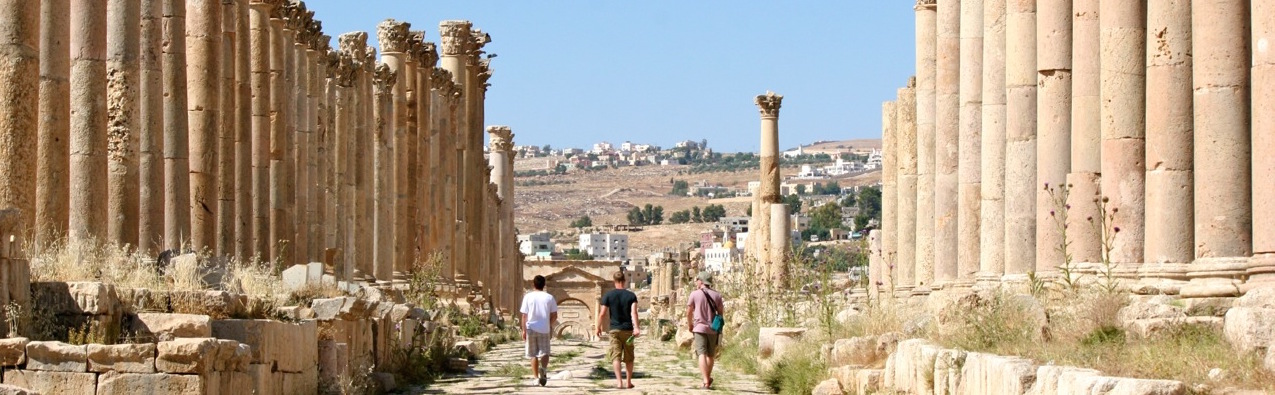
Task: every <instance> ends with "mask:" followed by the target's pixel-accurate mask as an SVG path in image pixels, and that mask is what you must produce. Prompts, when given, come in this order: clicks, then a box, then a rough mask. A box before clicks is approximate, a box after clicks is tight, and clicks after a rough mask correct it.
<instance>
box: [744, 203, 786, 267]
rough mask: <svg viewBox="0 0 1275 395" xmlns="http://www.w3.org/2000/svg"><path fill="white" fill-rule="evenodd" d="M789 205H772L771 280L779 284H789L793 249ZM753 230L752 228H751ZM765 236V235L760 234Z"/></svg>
mask: <svg viewBox="0 0 1275 395" xmlns="http://www.w3.org/2000/svg"><path fill="white" fill-rule="evenodd" d="M790 218H791V217H790V216H789V215H788V205H786V204H783V203H773V204H771V205H770V267H771V269H770V281H771V283H773V284H778V286H781V287H786V286H787V284H788V254H789V251H792V230H791V229H792V226H789V221H790ZM749 230H750V231H751V230H752V228H749ZM758 236H762V237H765V235H762V234H758Z"/></svg>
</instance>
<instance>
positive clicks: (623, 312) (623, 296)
mask: <svg viewBox="0 0 1275 395" xmlns="http://www.w3.org/2000/svg"><path fill="white" fill-rule="evenodd" d="M611 278H612V279H613V280H615V289H613V290H611V291H610V292H607V294H606V295H603V296H602V304H601V308H600V309H599V310H600V311H598V326H597V333H596V334H597V335H598V337H602V328H603V325H605V324H606V322H604V320H606V319H608V318H609V319H610V325H609V326H608V327H609V328H610V330H609V331H608V333H609V334H610V335H611V350H610V351H609V352H608V358H610V359H611V360H612V361H613V365H614V367H615V381H616V383H617V384H616V386H617V387H619V388H633V342H632V340H631V338H633V337H636V336H638V335H640V334H642V329H641V328H639V325H638V308H637V295H635V294H634V293H633V292H632V291H629V290H627V289H624V284H625V281H624V280H625V279H624V272H623V271H618V272H615V275H613V276H611ZM621 362H623V363H624V365H625V368H626V370H627V371H628V378H629V380H628V382H627V383H625V382H624V380H623V379H622V378H621V377H620V363H621Z"/></svg>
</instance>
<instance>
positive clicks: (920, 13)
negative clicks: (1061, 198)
mask: <svg viewBox="0 0 1275 395" xmlns="http://www.w3.org/2000/svg"><path fill="white" fill-rule="evenodd" d="M937 56H938V12H937V6H936V5H935V0H917V3H916V157H917V162H916V163H917V182H916V205H917V209H916V219H917V221H916V247H917V253H916V272H915V275H916V277H915V281H914V283H913V284H907V283H900V284H897V285H898V286H904V287H906V286H909V285H915V286H916V289H915V292H916V293H920V294H925V293H929V290H930V287H931V286H933V284H932V283H933V282H934V116H935V93H936V92H935V89H936V88H935V84H936V81H935V78H936V75H937V70H936V67H937V63H936V62H937Z"/></svg>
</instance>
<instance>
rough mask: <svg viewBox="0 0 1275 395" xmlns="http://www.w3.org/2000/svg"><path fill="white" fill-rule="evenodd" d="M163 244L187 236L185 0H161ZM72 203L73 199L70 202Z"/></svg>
mask: <svg viewBox="0 0 1275 395" xmlns="http://www.w3.org/2000/svg"><path fill="white" fill-rule="evenodd" d="M163 14H164V21H163V26H164V27H163V29H164V31H163V45H164V46H163V53H164V59H163V62H162V63H163V64H162V68H163V73H164V99H165V100H164V244H163V246H164V248H165V249H170V250H172V249H178V248H181V244H182V242H183V241H186V240H189V239H190V162H189V156H188V155H190V149H189V148H188V144H187V143H188V141H189V140H188V137H189V136H188V133H189V132H190V122H189V119H188V118H187V116H188V114H187V113H186V108H187V102H186V98H187V90H186V87H187V85H186V83H187V81H186V1H185V0H164V4H163ZM74 204H75V203H74V202H72V205H74Z"/></svg>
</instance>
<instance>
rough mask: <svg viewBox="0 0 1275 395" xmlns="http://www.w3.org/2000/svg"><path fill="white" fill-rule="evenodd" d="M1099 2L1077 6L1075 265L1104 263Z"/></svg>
mask: <svg viewBox="0 0 1275 395" xmlns="http://www.w3.org/2000/svg"><path fill="white" fill-rule="evenodd" d="M1098 1H1099V0H1072V3H1071V9H1072V19H1071V24H1072V25H1071V32H1072V41H1071V43H1072V45H1071V48H1072V56H1071V58H1072V61H1071V67H1072V69H1071V76H1072V79H1071V173H1069V174H1067V185H1068V186H1069V189H1070V191H1069V192H1068V196H1067V200H1068V201H1067V204H1068V205H1070V206H1071V209H1070V211H1069V212H1068V213H1067V227H1068V233H1067V239H1068V241H1069V242H1070V243H1071V244H1070V246H1069V247H1068V249H1067V251H1068V253H1069V254H1071V258H1072V261H1073V262H1088V263H1093V262H1098V261H1100V260H1101V249H1100V248H1099V244H1100V242H1099V236H1100V234H1099V232H1098V229H1097V228H1096V227H1095V225H1094V224H1095V221H1097V220H1098V219H1099V218H1101V217H1100V214H1099V213H1098V205H1097V201H1098V199H1099V198H1100V196H1099V191H1098V186H1099V174H1100V172H1101V171H1102V122H1101V117H1100V115H1101V114H1100V110H1099V108H1100V106H1099V95H1098V92H1099V90H1100V86H1101V80H1100V79H1099V76H1098V74H1099V72H1098V69H1099V63H1100V60H1101V51H1100V50H1099V48H1100V43H1099V42H1100V40H1099V37H1100V34H1099V27H1098Z"/></svg>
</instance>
